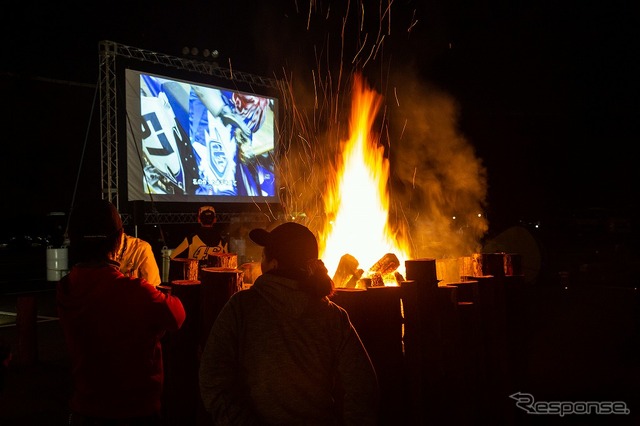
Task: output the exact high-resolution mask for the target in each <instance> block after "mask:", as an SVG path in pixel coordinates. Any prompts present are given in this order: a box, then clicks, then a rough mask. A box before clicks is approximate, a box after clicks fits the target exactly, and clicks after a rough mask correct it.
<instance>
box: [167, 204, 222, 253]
mask: <svg viewBox="0 0 640 426" xmlns="http://www.w3.org/2000/svg"><path fill="white" fill-rule="evenodd" d="M216 221H217V217H216V211H215V209H214V208H213V207H212V206H203V207H200V209H199V211H198V223H200V229H199V230H198V233H195V234H190V235H189V236H187V237H186V238H185V239H184V240H182V242H181V243H180V244H179V245H178V247H176V248H175V249H173V251H172V253H171V258H172V259H175V258H187V259H197V260H203V259H206V258H207V257H208V256H209V255H210V254H215V253H226V252H227V244H225V243H223V241H222V237H221V236H220V233H219V232H218V231H217V230H216V229H215V228H214V227H213V225H214V224H215V223H216Z"/></svg>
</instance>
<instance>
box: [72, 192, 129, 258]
mask: <svg viewBox="0 0 640 426" xmlns="http://www.w3.org/2000/svg"><path fill="white" fill-rule="evenodd" d="M122 232H123V229H122V219H121V218H120V214H119V213H118V210H117V209H116V207H115V206H114V205H113V204H112V203H110V202H109V201H107V200H101V199H91V200H84V201H83V202H81V203H79V204H78V205H77V206H76V207H75V208H74V209H73V211H72V212H71V215H70V217H69V230H68V233H69V243H70V249H71V251H72V253H73V256H74V259H75V260H77V261H80V262H89V261H102V260H107V259H109V258H110V257H111V255H112V254H113V253H114V252H115V251H116V250H117V249H118V246H119V245H120V239H121V237H122Z"/></svg>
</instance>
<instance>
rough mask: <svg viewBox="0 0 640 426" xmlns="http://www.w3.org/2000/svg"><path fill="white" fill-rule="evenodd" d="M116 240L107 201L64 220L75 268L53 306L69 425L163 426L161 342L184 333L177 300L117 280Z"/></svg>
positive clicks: (116, 219)
mask: <svg viewBox="0 0 640 426" xmlns="http://www.w3.org/2000/svg"><path fill="white" fill-rule="evenodd" d="M122 232H123V229H122V221H121V219H120V215H119V214H118V211H117V209H116V208H115V206H114V205H113V204H111V203H109V202H108V201H106V200H90V201H86V202H85V203H83V204H81V205H78V206H77V207H76V208H74V209H73V211H72V212H71V216H70V218H69V227H68V236H69V242H70V246H69V255H70V259H71V260H72V262H73V263H74V264H73V266H72V268H71V271H70V273H69V274H68V275H67V276H65V277H63V278H62V279H61V280H60V281H59V282H58V284H57V289H56V301H57V308H58V314H59V318H60V325H61V327H62V330H63V333H64V336H65V340H66V344H67V348H68V352H69V355H70V358H71V374H72V384H73V389H72V394H71V399H70V403H69V405H70V412H71V414H70V422H69V424H72V425H106V424H109V425H128V426H129V425H159V424H161V418H160V417H161V399H162V391H163V380H164V374H163V366H162V348H161V338H162V337H163V335H164V334H165V333H166V332H167V331H172V330H177V329H179V328H180V327H181V326H182V324H183V322H184V320H185V310H184V307H183V306H182V303H181V302H180V300H179V299H178V298H176V297H175V296H171V295H169V294H165V293H163V292H161V291H160V290H159V289H158V288H156V287H155V286H153V285H152V284H151V283H149V282H148V281H146V280H145V279H144V278H131V277H126V276H125V275H123V274H122V272H120V270H119V264H118V262H116V261H115V260H114V258H115V256H116V252H117V249H118V247H119V243H120V239H121V236H122Z"/></svg>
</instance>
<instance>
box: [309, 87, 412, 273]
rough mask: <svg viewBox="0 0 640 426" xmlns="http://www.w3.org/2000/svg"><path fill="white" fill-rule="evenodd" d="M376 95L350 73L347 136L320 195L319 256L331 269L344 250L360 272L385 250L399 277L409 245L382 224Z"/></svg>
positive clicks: (385, 203) (385, 211)
mask: <svg viewBox="0 0 640 426" xmlns="http://www.w3.org/2000/svg"><path fill="white" fill-rule="evenodd" d="M381 103H382V97H381V96H380V95H379V94H378V93H376V92H375V91H373V90H372V89H370V88H369V87H368V86H367V85H366V84H365V83H364V82H363V81H362V78H361V77H359V76H357V75H356V76H355V80H354V85H353V100H352V107H351V121H350V133H351V134H350V137H349V140H347V141H343V149H342V157H341V158H340V159H338V165H337V170H336V173H335V181H334V182H330V183H329V188H327V191H326V193H325V195H324V206H325V212H326V214H327V216H328V217H329V220H328V221H327V223H326V225H325V228H324V230H323V231H321V232H320V233H319V243H320V245H321V247H320V257H321V258H322V260H323V261H324V263H325V265H326V266H327V269H328V270H329V272H330V273H334V272H335V271H336V269H337V267H338V264H339V262H340V258H341V257H342V256H343V255H345V254H350V255H352V256H353V257H355V258H356V259H357V261H358V262H359V266H358V268H361V269H363V270H364V271H365V275H363V277H364V276H366V271H367V270H368V269H369V268H370V267H371V266H373V265H374V264H375V263H376V262H377V261H378V260H380V258H381V257H382V256H384V255H385V254H386V253H393V254H395V255H396V256H397V258H398V260H399V261H400V267H399V268H398V272H400V273H401V274H402V275H403V276H404V261H405V260H406V259H409V251H410V250H409V247H410V246H409V244H408V243H406V242H400V241H397V240H396V237H397V235H396V233H395V232H394V231H393V230H392V229H391V227H390V226H389V223H388V215H389V192H388V188H387V185H388V180H389V161H388V159H386V158H385V157H384V148H383V147H382V146H381V145H379V144H378V143H377V142H376V140H377V138H376V136H377V135H375V134H374V132H373V131H372V125H373V123H374V120H375V117H376V114H377V112H378V110H379V109H380V105H381Z"/></svg>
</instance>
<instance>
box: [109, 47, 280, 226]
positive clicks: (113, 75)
mask: <svg viewBox="0 0 640 426" xmlns="http://www.w3.org/2000/svg"><path fill="white" fill-rule="evenodd" d="M119 58H121V59H129V60H130V59H133V60H138V61H140V62H144V63H148V64H154V65H162V66H165V67H167V68H173V69H179V70H186V71H191V72H195V73H199V74H202V75H209V76H214V77H217V78H220V79H226V80H232V81H234V82H240V83H246V84H249V85H254V86H261V87H267V88H271V89H278V87H279V86H278V84H277V83H278V82H277V80H275V79H271V78H266V77H260V76H256V75H252V74H249V73H245V72H239V71H231V70H230V69H228V68H222V67H219V66H218V65H217V64H215V63H212V62H206V61H201V60H197V59H190V58H180V57H177V56H171V55H166V54H163V53H156V52H151V51H149V50H145V49H140V48H137V47H131V46H125V45H123V44H118V43H114V42H112V41H101V42H100V61H99V64H100V70H99V85H100V88H99V89H100V143H101V146H100V155H101V159H102V163H101V170H100V172H101V176H102V198H104V199H107V200H109V201H111V202H112V203H113V204H114V205H115V206H116V207H117V208H118V209H120V191H119V190H118V182H119V171H120V168H119V164H118V149H119V148H120V146H119V145H120V141H119V135H118V99H117V93H118V91H117V83H118V77H117V71H116V70H117V68H116V63H117V60H118V59H119ZM121 93H122V92H121ZM243 215H246V213H244V214H243ZM123 216H124V215H123ZM196 216H197V215H196V214H195V213H163V214H160V213H151V214H148V213H147V214H145V223H151V224H159V223H193V222H197V217H196ZM232 216H233V215H231V214H219V215H218V221H219V222H229V221H232V220H233V218H232ZM256 216H257V219H259V221H261V220H264V218H265V215H264V214H256ZM123 219H125V221H126V220H127V217H123Z"/></svg>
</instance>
